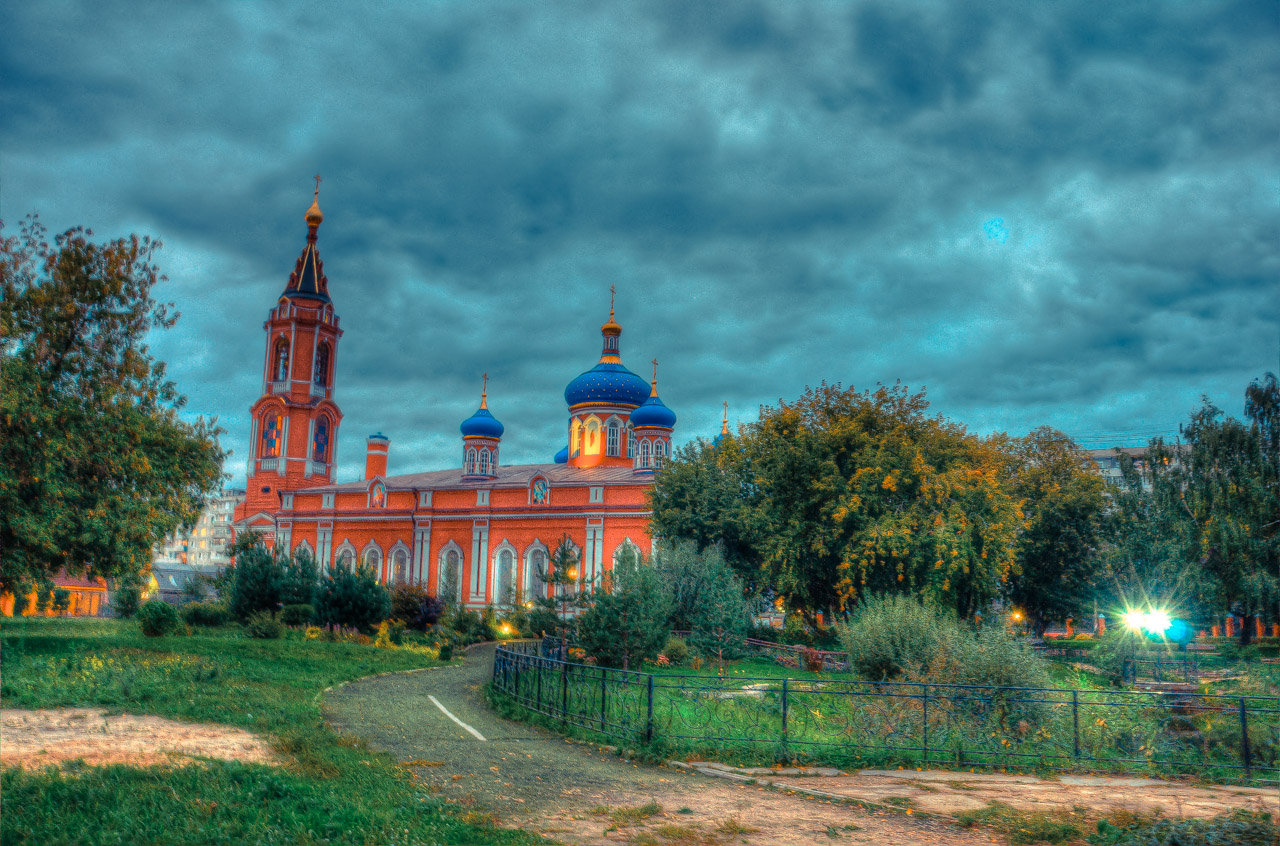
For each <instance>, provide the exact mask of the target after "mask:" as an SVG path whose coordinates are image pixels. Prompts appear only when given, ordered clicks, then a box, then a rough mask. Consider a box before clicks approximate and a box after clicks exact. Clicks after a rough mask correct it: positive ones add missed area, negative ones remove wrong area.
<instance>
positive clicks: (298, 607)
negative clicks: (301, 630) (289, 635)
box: [280, 602, 316, 626]
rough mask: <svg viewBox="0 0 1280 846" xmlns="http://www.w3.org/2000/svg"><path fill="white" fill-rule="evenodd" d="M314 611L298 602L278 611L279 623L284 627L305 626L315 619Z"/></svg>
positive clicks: (305, 604) (309, 606)
mask: <svg viewBox="0 0 1280 846" xmlns="http://www.w3.org/2000/svg"><path fill="white" fill-rule="evenodd" d="M315 616H316V609H315V608H313V607H311V605H309V604H307V603H304V602H298V603H294V604H292V605H286V606H285V607H283V608H281V609H280V622H281V623H283V624H284V625H286V626H305V625H307V624H309V623H310V622H311V621H312V620H314V619H315Z"/></svg>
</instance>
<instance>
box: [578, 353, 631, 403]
mask: <svg viewBox="0 0 1280 846" xmlns="http://www.w3.org/2000/svg"><path fill="white" fill-rule="evenodd" d="M648 396H649V385H648V383H647V382H645V381H644V380H643V379H641V378H640V377H639V376H637V375H636V374H634V373H632V372H631V371H630V370H628V369H627V368H625V367H623V366H622V365H621V364H618V363H614V362H609V361H602V362H600V363H599V364H597V365H596V366H595V367H593V368H591V369H590V370H588V371H587V372H586V373H583V374H581V375H580V376H578V378H576V379H574V380H573V381H572V382H570V383H569V386H568V387H567V388H565V389H564V401H565V402H567V403H568V404H569V405H570V406H575V405H581V404H582V403H599V404H600V405H630V406H637V405H640V404H641V403H643V402H644V401H645V399H646V398H647V397H648Z"/></svg>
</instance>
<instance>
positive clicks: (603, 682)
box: [600, 667, 608, 732]
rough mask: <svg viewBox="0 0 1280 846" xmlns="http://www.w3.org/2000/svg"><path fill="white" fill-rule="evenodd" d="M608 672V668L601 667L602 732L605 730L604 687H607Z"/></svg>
mask: <svg viewBox="0 0 1280 846" xmlns="http://www.w3.org/2000/svg"><path fill="white" fill-rule="evenodd" d="M607 672H608V670H606V669H605V668H604V667H601V668H600V731H601V732H603V731H604V688H605V673H607Z"/></svg>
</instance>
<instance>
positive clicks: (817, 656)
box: [802, 648, 824, 673]
mask: <svg viewBox="0 0 1280 846" xmlns="http://www.w3.org/2000/svg"><path fill="white" fill-rule="evenodd" d="M802 658H803V659H804V668H805V669H806V670H808V671H809V672H811V673H820V672H822V668H823V666H824V664H823V660H822V653H821V652H819V651H818V650H817V649H812V648H807V649H805V651H804V652H803V653H802Z"/></svg>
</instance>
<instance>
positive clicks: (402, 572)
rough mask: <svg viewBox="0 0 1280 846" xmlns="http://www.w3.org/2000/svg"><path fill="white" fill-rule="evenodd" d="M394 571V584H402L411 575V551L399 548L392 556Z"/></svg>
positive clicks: (392, 575)
mask: <svg viewBox="0 0 1280 846" xmlns="http://www.w3.org/2000/svg"><path fill="white" fill-rule="evenodd" d="M391 567H392V573H391V578H392V581H393V583H394V584H397V585H402V584H404V583H405V580H406V579H408V577H409V553H408V552H407V551H406V550H403V549H397V550H396V551H395V552H394V553H393V554H392V557H391Z"/></svg>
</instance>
